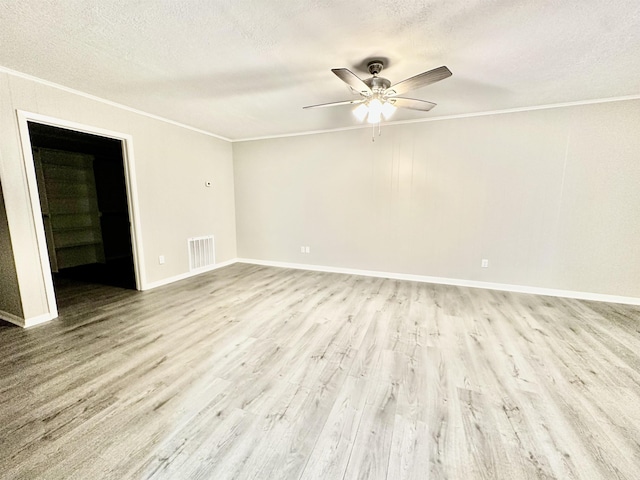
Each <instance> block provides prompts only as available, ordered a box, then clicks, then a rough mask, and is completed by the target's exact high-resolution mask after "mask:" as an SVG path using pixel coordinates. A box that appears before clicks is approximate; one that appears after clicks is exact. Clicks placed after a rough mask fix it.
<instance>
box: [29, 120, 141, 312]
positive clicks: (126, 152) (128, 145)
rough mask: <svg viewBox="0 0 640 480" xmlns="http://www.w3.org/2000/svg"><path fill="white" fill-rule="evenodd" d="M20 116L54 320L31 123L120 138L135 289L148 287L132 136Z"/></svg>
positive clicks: (39, 248) (58, 121)
mask: <svg viewBox="0 0 640 480" xmlns="http://www.w3.org/2000/svg"><path fill="white" fill-rule="evenodd" d="M17 115H18V131H19V133H20V143H21V145H22V153H23V155H22V159H23V162H24V168H25V172H26V177H27V188H28V190H29V203H30V209H29V210H30V212H31V215H32V217H33V223H34V225H35V230H36V239H37V242H38V251H39V257H40V264H41V267H42V276H43V278H44V286H45V291H46V297H47V304H48V307H49V315H48V316H49V317H50V318H51V319H53V318H56V317H57V316H58V307H57V304H56V298H55V291H54V288H53V275H52V273H51V264H50V262H49V253H48V250H47V241H46V236H45V232H44V225H43V223H42V210H41V209H40V197H39V195H38V183H37V180H36V172H35V166H34V162H33V151H32V149H31V137H30V135H29V124H28V122H32V123H40V124H43V125H49V126H52V127H58V128H63V129H66V130H72V131H76V132H82V133H89V134H91V135H97V136H99V137H107V138H111V139H115V140H119V141H120V143H121V145H122V162H123V164H124V177H125V184H126V192H127V204H128V210H129V224H130V229H129V231H130V234H131V247H132V252H133V267H134V273H135V279H136V290H144V289H145V286H146V283H147V282H146V278H145V274H144V271H145V270H144V265H143V258H144V257H143V254H142V236H141V231H142V229H141V227H140V212H139V208H138V190H137V182H136V174H135V167H134V164H135V162H134V155H133V137H132V136H131V135H128V134H126V133H120V132H114V131H111V130H106V129H103V128H98V127H94V126H91V125H84V124H81V123H76V122H70V121H68V120H62V119H59V118H54V117H49V116H46V115H41V114H39V113H32V112H26V111H24V110H17Z"/></svg>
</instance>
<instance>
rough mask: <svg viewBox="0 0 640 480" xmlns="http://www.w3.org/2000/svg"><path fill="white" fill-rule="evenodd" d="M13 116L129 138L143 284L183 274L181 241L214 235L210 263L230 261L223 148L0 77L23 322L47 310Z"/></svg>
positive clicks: (230, 209) (227, 147)
mask: <svg viewBox="0 0 640 480" xmlns="http://www.w3.org/2000/svg"><path fill="white" fill-rule="evenodd" d="M16 110H24V111H28V112H32V113H37V114H41V115H47V116H50V117H55V118H58V119H61V120H65V121H71V122H75V123H80V124H84V125H88V126H92V127H98V128H101V129H106V130H111V131H115V132H120V133H124V134H127V135H131V136H132V138H133V149H134V158H135V170H136V174H137V185H136V186H137V190H138V201H139V211H140V224H141V226H142V228H141V232H140V234H141V237H142V243H143V252H144V255H143V257H142V263H143V268H144V276H145V277H146V283H147V284H153V283H157V282H161V281H163V280H166V279H170V278H172V277H176V276H179V275H183V274H185V273H186V272H188V269H189V264H188V257H187V238H188V237H192V236H199V235H207V234H214V235H215V238H216V256H217V261H218V262H223V261H225V260H229V259H233V258H235V257H236V239H235V211H234V191H233V188H234V183H233V162H232V147H231V144H230V143H229V142H227V141H224V140H220V139H218V138H215V137H213V136H209V135H205V134H202V133H198V132H195V131H192V130H189V129H186V128H182V127H180V126H177V125H174V124H170V123H167V122H163V121H161V120H156V119H153V118H150V117H148V116H144V115H140V114H138V113H135V112H131V111H128V110H125V109H122V108H118V107H116V106H113V105H109V104H106V103H103V102H100V101H96V100H94V99H90V98H87V97H85V96H81V95H77V94H75V93H72V92H69V91H65V90H62V89H58V88H54V87H52V86H49V85H45V84H42V83H40V82H36V81H32V80H29V79H25V78H22V77H20V76H16V75H12V74H9V73H2V72H0V159H1V160H2V163H1V165H0V180H1V181H2V185H3V190H4V204H5V207H6V213H7V221H8V225H9V229H10V236H11V244H12V245H13V254H14V264H15V270H16V275H17V279H18V283H19V287H20V288H19V290H20V295H21V303H22V308H23V312H22V314H23V318H27V319H28V318H35V317H38V316H40V315H43V314H44V313H45V312H46V311H48V308H47V303H46V293H45V290H44V283H43V275H44V274H43V272H42V271H41V268H40V266H39V262H38V261H37V258H38V257H37V243H36V237H35V225H34V223H33V221H32V220H31V219H30V210H29V200H28V191H27V183H26V175H25V171H24V165H23V159H22V155H23V153H22V149H21V145H20V142H19V133H18V122H17V118H16ZM206 180H211V181H213V188H206V187H205V181H206ZM3 255H5V254H4V253H3ZM158 255H164V256H165V258H166V264H165V265H159V263H158ZM3 261H6V259H5V260H3ZM10 313H14V312H10Z"/></svg>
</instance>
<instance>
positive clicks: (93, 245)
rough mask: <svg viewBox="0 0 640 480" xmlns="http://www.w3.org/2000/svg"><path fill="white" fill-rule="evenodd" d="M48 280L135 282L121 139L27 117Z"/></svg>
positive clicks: (121, 284)
mask: <svg viewBox="0 0 640 480" xmlns="http://www.w3.org/2000/svg"><path fill="white" fill-rule="evenodd" d="M29 136H30V139H31V148H32V150H33V157H34V164H35V169H36V177H37V180H38V193H39V195H40V205H41V208H42V213H43V222H44V225H45V234H46V237H47V247H48V250H49V259H50V263H51V270H52V272H53V277H54V284H57V283H60V282H63V281H64V279H75V280H80V281H85V282H91V283H99V284H106V285H113V286H118V287H124V288H133V289H135V288H136V282H135V271H134V263H133V253H132V243H131V229H130V218H129V208H128V200H127V191H126V181H125V171H124V161H123V156H122V147H123V146H122V142H121V141H120V140H117V139H112V138H106V137H100V136H98V135H91V134H87V133H82V132H76V131H73V130H67V129H64V128H58V127H52V126H49V125H43V124H39V123H34V122H29Z"/></svg>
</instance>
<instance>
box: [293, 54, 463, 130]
mask: <svg viewBox="0 0 640 480" xmlns="http://www.w3.org/2000/svg"><path fill="white" fill-rule="evenodd" d="M383 68H384V64H383V62H382V61H381V60H373V61H371V62H369V63H368V64H367V70H369V73H370V74H371V75H372V77H371V78H367V79H366V80H362V79H360V78H359V77H358V76H357V75H356V74H355V73H353V72H352V71H350V70H348V69H346V68H333V69H331V71H332V72H333V73H335V74H336V75H337V76H338V78H339V79H340V80H342V81H343V82H344V83H346V84H347V85H349V87H350V88H351V89H352V90H353V91H354V92H355V93H357V94H359V95H360V98H359V99H357V100H344V101H341V102H331V103H321V104H319V105H309V106H307V107H303V108H321V107H334V106H338V105H358V107H357V108H355V109H354V111H353V113H354V115H355V116H356V117H357V118H358V120H360V121H363V120H364V119H365V118H366V119H367V122H369V123H373V124H379V123H380V120H381V118H382V117H384V119H385V120H388V119H389V118H390V117H391V115H393V112H395V110H396V108H398V107H399V108H409V109H411V110H421V111H423V112H428V111H429V110H431V109H432V108H433V107H435V106H436V104H435V103H432V102H427V101H425V100H418V99H415V98H406V97H399V96H398V95H402V94H403V93H406V92H408V91H410V90H415V89H416V88H421V87H424V86H426V85H431V84H432V83H435V82H439V81H440V80H444V79H445V78H448V77H450V76H451V75H452V73H451V70H449V69H448V68H447V67H445V66H442V67H438V68H434V69H433V70H428V71H426V72H422V73H420V74H418V75H415V76H413V77H411V78H407V79H405V80H402V81H401V82H398V83H394V84H393V85H391V82H390V81H389V80H387V79H386V78H383V77H380V76H379V75H380V72H381V71H382V69H383Z"/></svg>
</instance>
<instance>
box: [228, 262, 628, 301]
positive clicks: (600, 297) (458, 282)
mask: <svg viewBox="0 0 640 480" xmlns="http://www.w3.org/2000/svg"><path fill="white" fill-rule="evenodd" d="M236 261H237V262H239V263H250V264H254V265H265V266H269V267H280V268H294V269H297V270H312V271H316V272H329V273H346V274H350V275H362V276H365V277H377V278H390V279H393V280H409V281H412V282H423V283H437V284H442V285H455V286H459V287H471V288H485V289H488V290H500V291H504V292H516V293H531V294H534V295H546V296H550V297H564V298H575V299H578V300H592V301H596V302H608V303H623V304H626V305H640V298H637V297H623V296H618V295H607V294H602V293H591V292H576V291H573V290H557V289H553V288H542V287H530V286H525V285H510V284H504V283H492V282H481V281H477V280H463V279H459V278H446V277H430V276H426V275H414V274H409V273H390V272H379V271H375V270H357V269H353V268H342V267H327V266H323V265H310V264H304V263H287V262H272V261H268V260H255V259H251V258H238V259H236Z"/></svg>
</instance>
